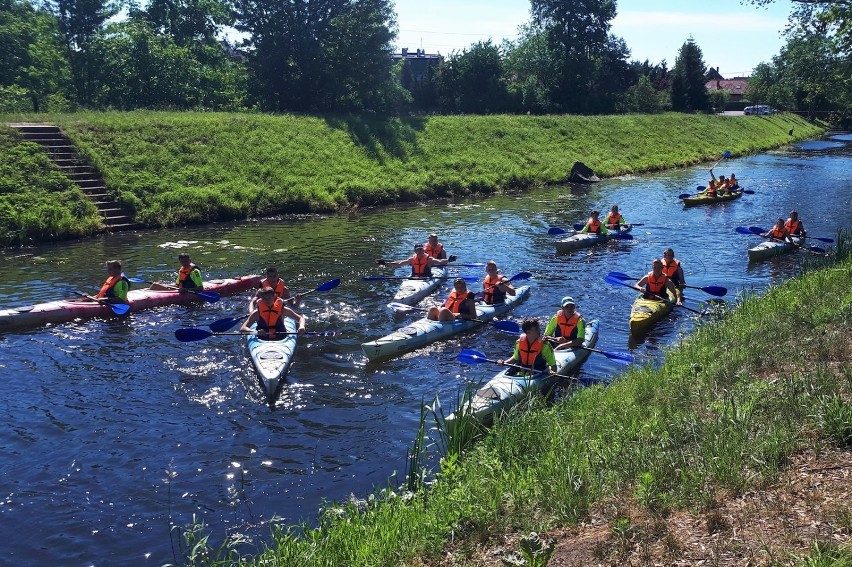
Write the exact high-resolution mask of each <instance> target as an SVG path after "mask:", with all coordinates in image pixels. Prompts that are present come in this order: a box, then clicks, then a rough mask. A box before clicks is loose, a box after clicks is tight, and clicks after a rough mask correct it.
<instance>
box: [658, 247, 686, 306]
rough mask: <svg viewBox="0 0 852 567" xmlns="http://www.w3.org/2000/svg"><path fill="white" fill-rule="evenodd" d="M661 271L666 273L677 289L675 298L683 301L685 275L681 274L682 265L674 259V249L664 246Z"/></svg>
mask: <svg viewBox="0 0 852 567" xmlns="http://www.w3.org/2000/svg"><path fill="white" fill-rule="evenodd" d="M662 262H663V273H664V274H666V277H668V278H669V279H670V280H671V281H672V283H673V284H674V286H675V289H676V290H677V300H678V302H680V303H683V288H684V286H685V285H686V277H684V275H683V267H681V265H680V262H679V261H678V260H675V253H674V250H672V249H671V248H666V249H665V250H664V251H663V259H662Z"/></svg>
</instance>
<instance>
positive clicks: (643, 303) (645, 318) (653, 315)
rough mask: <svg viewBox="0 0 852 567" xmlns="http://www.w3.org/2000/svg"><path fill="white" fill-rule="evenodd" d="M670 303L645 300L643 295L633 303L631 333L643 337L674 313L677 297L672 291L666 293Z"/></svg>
mask: <svg viewBox="0 0 852 567" xmlns="http://www.w3.org/2000/svg"><path fill="white" fill-rule="evenodd" d="M666 293H667V295H668V297H669V300H670V301H659V300H656V299H645V298H644V297H642V296H641V295H640V296H639V297H637V298H636V301H634V302H633V307H632V308H631V309H630V333H631V334H634V335H641V334H642V333H644V332H646V331H648V330H649V329H650V328H651V327H653V326H654V323H656V322H657V321H659V320H660V319H662V318H663V317H665V316H666V315H668V314H669V313H671V312H672V309H674V305H675V299H676V298H675V296H674V295H672V293H671V292H670V291H667V292H666Z"/></svg>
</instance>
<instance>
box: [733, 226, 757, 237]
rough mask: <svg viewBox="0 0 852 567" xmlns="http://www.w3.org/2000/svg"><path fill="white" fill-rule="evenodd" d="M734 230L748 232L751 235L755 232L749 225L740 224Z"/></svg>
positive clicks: (742, 232) (741, 232) (740, 232)
mask: <svg viewBox="0 0 852 567" xmlns="http://www.w3.org/2000/svg"><path fill="white" fill-rule="evenodd" d="M734 230H735V231H736V232H738V233H739V234H747V235H749V236H751V235H752V234H754V232H753V231H752V230H750V229H749V228H748V227H747V226H738V227H737V228H735V229H734Z"/></svg>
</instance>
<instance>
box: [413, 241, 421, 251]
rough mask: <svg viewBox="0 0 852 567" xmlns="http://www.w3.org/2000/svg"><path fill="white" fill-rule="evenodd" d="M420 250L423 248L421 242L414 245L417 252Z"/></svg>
mask: <svg viewBox="0 0 852 567" xmlns="http://www.w3.org/2000/svg"><path fill="white" fill-rule="evenodd" d="M418 248H423V244H422V243H421V242H418V243H417V244H415V245H414V249H415V250H417V249H418Z"/></svg>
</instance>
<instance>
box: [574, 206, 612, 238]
mask: <svg viewBox="0 0 852 567" xmlns="http://www.w3.org/2000/svg"><path fill="white" fill-rule="evenodd" d="M600 214H601V213H600V211H592V214H591V215H590V216H589V220H588V221H586V224H585V225H584V226H583V228H582V230H580V232H588V233H591V234H609V231H608V230H607V229H606V227H605V226H604V225H603V224H602V223H601V221H600V219H599V218H598V216H599V215H600Z"/></svg>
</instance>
